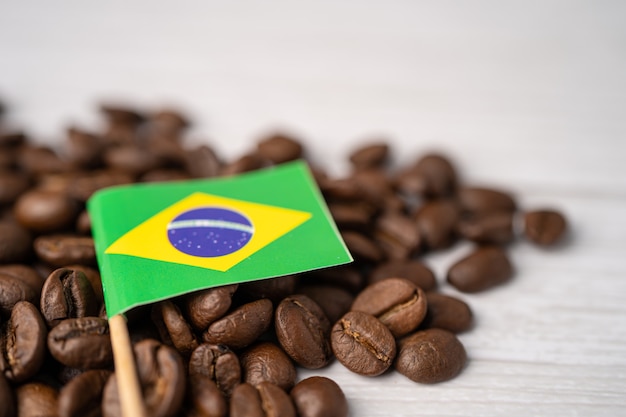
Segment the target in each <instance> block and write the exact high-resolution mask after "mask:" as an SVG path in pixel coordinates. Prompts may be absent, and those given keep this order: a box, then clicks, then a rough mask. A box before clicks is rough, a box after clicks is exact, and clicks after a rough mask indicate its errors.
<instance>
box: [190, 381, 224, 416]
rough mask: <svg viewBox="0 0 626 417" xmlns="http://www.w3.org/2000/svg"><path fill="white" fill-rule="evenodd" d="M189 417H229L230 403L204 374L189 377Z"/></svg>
mask: <svg viewBox="0 0 626 417" xmlns="http://www.w3.org/2000/svg"><path fill="white" fill-rule="evenodd" d="M186 403H187V406H186V407H185V408H187V414H185V415H186V416H189V417H227V416H228V403H227V402H226V398H224V395H223V394H222V391H220V390H219V388H218V387H217V385H216V384H215V382H213V381H212V380H211V379H210V378H209V377H208V376H206V375H202V374H193V375H189V388H188V391H187V401H186Z"/></svg>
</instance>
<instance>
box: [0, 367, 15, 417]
mask: <svg viewBox="0 0 626 417" xmlns="http://www.w3.org/2000/svg"><path fill="white" fill-rule="evenodd" d="M0 404H2V407H0V417H15V416H16V415H17V414H16V408H15V395H14V393H13V389H12V388H11V386H10V385H9V382H8V381H7V380H6V378H5V377H4V375H3V374H2V373H1V372H0Z"/></svg>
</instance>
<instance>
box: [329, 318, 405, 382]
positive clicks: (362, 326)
mask: <svg viewBox="0 0 626 417" xmlns="http://www.w3.org/2000/svg"><path fill="white" fill-rule="evenodd" d="M330 340H331V347H332V349H333V352H334V354H335V357H336V358H337V360H338V361H339V362H341V363H342V364H343V365H344V366H345V367H346V368H348V369H349V370H351V371H352V372H356V373H357V374H361V375H366V376H376V375H380V374H382V373H383V372H385V371H386V370H387V369H388V368H389V367H390V366H391V364H392V362H393V359H394V358H395V356H396V341H395V340H394V338H393V335H392V334H391V331H390V330H389V329H388V328H387V326H385V325H384V324H383V323H382V322H381V321H380V320H378V319H377V318H376V317H374V316H372V315H371V314H367V313H363V312H360V311H350V312H348V313H346V314H345V315H344V316H343V317H342V318H341V319H340V320H339V321H338V322H337V323H335V325H334V326H333V329H332V332H331V339H330Z"/></svg>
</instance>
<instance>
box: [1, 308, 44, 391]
mask: <svg viewBox="0 0 626 417" xmlns="http://www.w3.org/2000/svg"><path fill="white" fill-rule="evenodd" d="M46 334H47V330H46V325H45V324H44V322H43V319H42V317H41V314H40V313H39V310H37V308H36V307H35V306H34V305H33V304H31V303H29V302H27V301H20V302H18V303H17V304H15V306H14V307H13V310H12V311H11V316H10V318H9V320H8V321H7V322H5V323H0V373H3V374H4V376H5V377H6V378H7V379H8V380H9V381H12V382H24V381H26V380H28V379H29V378H31V377H32V376H33V375H35V374H36V373H37V372H38V371H39V369H40V368H41V365H42V364H43V361H44V355H45V353H46Z"/></svg>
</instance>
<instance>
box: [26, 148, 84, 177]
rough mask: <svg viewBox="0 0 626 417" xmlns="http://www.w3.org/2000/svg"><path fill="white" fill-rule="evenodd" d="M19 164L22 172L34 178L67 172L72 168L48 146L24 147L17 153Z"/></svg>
mask: <svg viewBox="0 0 626 417" xmlns="http://www.w3.org/2000/svg"><path fill="white" fill-rule="evenodd" d="M17 164H18V166H19V168H20V170H21V171H24V172H26V173H28V174H30V175H33V176H40V175H46V174H57V173H61V172H67V171H69V170H70V169H71V168H72V167H71V166H70V164H68V163H67V162H65V161H64V160H62V159H61V158H59V155H57V153H56V152H55V151H54V150H53V149H52V148H50V147H47V146H32V145H26V146H22V147H21V148H20V149H19V150H18V153H17Z"/></svg>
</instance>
